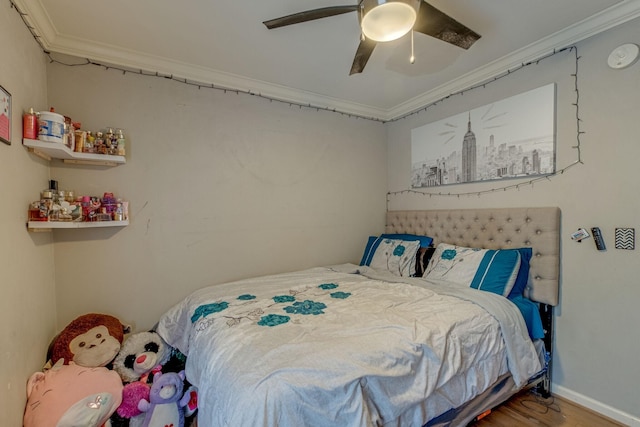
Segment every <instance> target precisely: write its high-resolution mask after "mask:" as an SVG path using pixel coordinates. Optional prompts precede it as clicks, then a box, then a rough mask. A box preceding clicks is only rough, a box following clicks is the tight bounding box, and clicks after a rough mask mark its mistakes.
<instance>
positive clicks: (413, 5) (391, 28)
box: [360, 0, 420, 42]
mask: <svg viewBox="0 0 640 427" xmlns="http://www.w3.org/2000/svg"><path fill="white" fill-rule="evenodd" d="M419 5H420V2H419V1H416V0H363V1H362V2H361V3H360V7H361V8H362V14H361V21H360V26H361V27H362V33H363V34H364V35H365V37H367V38H369V39H371V40H374V41H377V42H388V41H391V40H396V39H399V38H400V37H402V36H404V35H405V34H407V33H408V32H409V31H411V29H412V28H413V25H414V24H415V22H416V17H417V15H418V6H419Z"/></svg>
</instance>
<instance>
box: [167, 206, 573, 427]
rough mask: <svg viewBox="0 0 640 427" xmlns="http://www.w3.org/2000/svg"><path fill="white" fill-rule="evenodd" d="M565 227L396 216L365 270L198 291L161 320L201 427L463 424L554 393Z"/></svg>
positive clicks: (509, 217) (539, 219) (431, 214)
mask: <svg viewBox="0 0 640 427" xmlns="http://www.w3.org/2000/svg"><path fill="white" fill-rule="evenodd" d="M559 224H560V211H559V209H558V208H555V207H551V208H503V209H473V210H471V209H465V210H432V211H389V212H387V219H386V230H385V235H383V236H372V237H371V238H370V239H369V242H367V247H366V249H365V256H363V261H361V264H364V265H355V264H341V265H334V266H325V267H317V268H311V269H307V270H303V271H296V272H289V273H283V274H276V275H271V276H264V277H258V278H250V279H246V280H241V281H237V282H233V283H226V284H221V285H215V286H211V287H208V288H204V289H201V290H198V291H196V292H194V293H193V294H191V295H189V296H188V297H186V298H185V299H184V300H182V301H180V302H179V303H177V304H176V305H175V306H174V307H172V308H171V309H170V310H168V311H167V312H166V313H165V314H164V315H163V316H162V317H161V319H160V321H159V323H158V325H157V328H156V330H157V332H158V333H159V334H160V335H161V336H162V337H163V338H164V339H165V340H166V341H167V343H169V345H171V346H173V347H175V348H177V349H178V350H180V351H181V352H182V353H184V354H185V355H186V375H187V379H188V380H189V381H190V382H191V383H192V384H194V385H195V386H196V387H197V388H198V393H199V397H198V401H199V409H198V425H199V426H200V427H218V426H228V427H237V426H249V425H250V426H265V427H266V426H280V427H283V426H284V427H286V426H300V425H309V426H448V425H450V426H456V425H466V424H467V423H468V422H469V421H471V420H473V419H474V418H475V417H476V416H477V415H479V414H481V413H483V412H484V411H486V409H488V408H492V407H494V406H496V405H498V404H499V403H501V402H502V401H504V400H506V399H508V397H509V396H511V395H513V394H514V393H516V392H517V391H519V390H521V389H522V388H524V387H534V386H535V387H538V388H539V390H540V391H541V393H543V394H548V392H549V383H550V375H551V369H550V368H551V366H550V360H551V357H550V353H551V351H552V347H551V345H552V342H553V338H552V332H553V325H552V320H553V306H555V305H557V304H558V283H559V236H560V233H559V231H560V230H559ZM387 236H393V237H387ZM402 236H405V237H402ZM407 236H423V237H424V236H428V237H429V238H431V239H432V245H431V246H432V247H431V248H430V249H429V248H427V247H426V244H425V241H424V240H423V239H421V238H416V239H412V238H410V237H407ZM374 241H377V242H378V244H379V246H378V247H376V249H375V251H374V252H375V253H374V255H373V256H372V257H371V260H370V262H366V261H365V257H366V254H367V251H370V250H371V245H370V244H372V243H373V242H374ZM363 244H364V242H363ZM479 248H481V250H478V249H479ZM414 249H415V250H414ZM452 254H453V255H452ZM384 256H386V258H384ZM428 257H430V258H429V259H428V260H427V258H428ZM396 258H397V259H396ZM529 258H530V259H529ZM476 259H477V266H475V267H469V266H472V265H475V264H474V262H476V261H475V260H476ZM487 260H490V261H487ZM462 261H464V262H462ZM412 262H413V263H412ZM422 262H424V264H423V265H421V263H422ZM367 264H368V265H367ZM525 265H527V266H528V272H524V271H523V270H524V266H525ZM462 266H463V267H462ZM421 268H422V271H420V273H423V272H424V273H426V274H427V277H426V278H425V277H411V276H414V275H415V274H413V272H414V271H416V270H418V271H419V270H420V269H421ZM465 269H466V270H465ZM469 269H470V270H473V271H475V273H473V274H472V276H473V281H472V282H471V285H469V284H466V282H464V280H462V279H460V278H461V277H468V275H469V271H467V270H469ZM481 270H482V271H483V273H480V271H481ZM409 272H411V273H409ZM523 274H525V276H526V277H524V282H523ZM494 277H495V278H496V279H495V280H494V279H493V278H494ZM463 282H464V283H463ZM507 282H508V286H507V285H506V284H505V283H507ZM516 283H520V285H519V286H521V287H522V289H521V290H520V291H519V292H518V293H519V295H516V296H514V297H513V298H512V295H511V292H512V291H513V292H515V284H516ZM492 286H497V288H496V289H493V288H492ZM505 286H507V287H505ZM487 290H488V291H487Z"/></svg>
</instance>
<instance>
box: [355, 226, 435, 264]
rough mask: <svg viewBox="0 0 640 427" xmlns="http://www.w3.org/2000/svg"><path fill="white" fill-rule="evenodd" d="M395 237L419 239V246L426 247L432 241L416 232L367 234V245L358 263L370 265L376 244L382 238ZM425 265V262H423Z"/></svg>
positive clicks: (409, 239)
mask: <svg viewBox="0 0 640 427" xmlns="http://www.w3.org/2000/svg"><path fill="white" fill-rule="evenodd" d="M385 238H387V239H395V240H407V241H415V240H417V241H419V242H420V247H421V248H427V247H429V246H431V243H432V242H433V238H431V237H428V236H418V235H416V234H382V235H380V236H369V240H368V241H367V246H366V247H365V249H364V254H363V255H362V259H361V260H360V265H370V264H371V260H372V259H373V254H374V253H375V251H376V249H377V248H378V245H379V244H380V242H381V241H382V240H383V239H385ZM425 265H426V264H425Z"/></svg>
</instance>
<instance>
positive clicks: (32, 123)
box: [22, 108, 38, 139]
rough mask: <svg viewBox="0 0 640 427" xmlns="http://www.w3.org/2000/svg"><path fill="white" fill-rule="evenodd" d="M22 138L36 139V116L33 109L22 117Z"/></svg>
mask: <svg viewBox="0 0 640 427" xmlns="http://www.w3.org/2000/svg"><path fill="white" fill-rule="evenodd" d="M22 137H23V138H26V139H38V116H37V115H36V113H35V111H33V108H29V111H28V112H26V113H24V115H23V116H22Z"/></svg>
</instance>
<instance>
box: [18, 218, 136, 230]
mask: <svg viewBox="0 0 640 427" xmlns="http://www.w3.org/2000/svg"><path fill="white" fill-rule="evenodd" d="M127 225H129V220H128V219H127V220H125V221H92V222H87V221H83V222H79V221H29V222H28V223H27V228H28V229H29V231H51V230H53V229H58V228H74V229H77V228H104V227H126V226H127Z"/></svg>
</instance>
